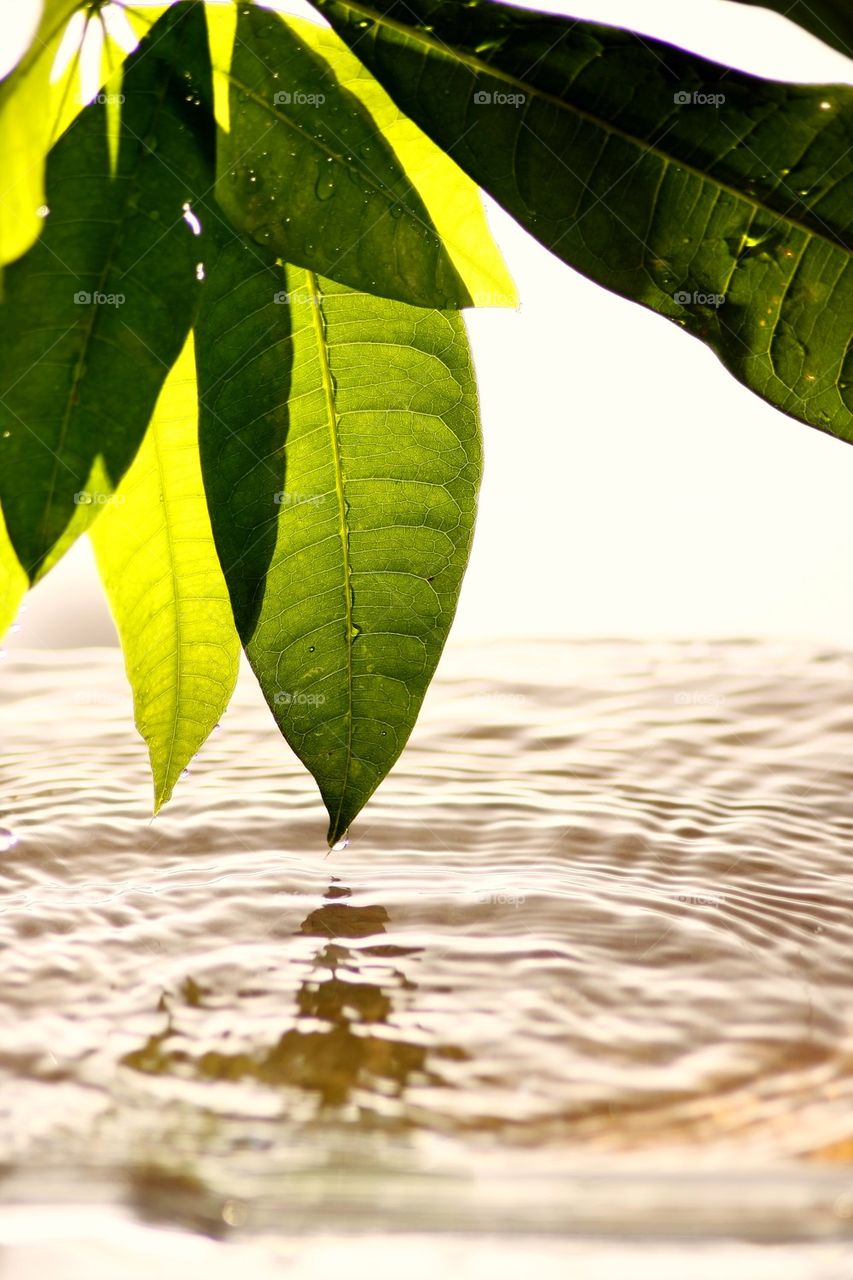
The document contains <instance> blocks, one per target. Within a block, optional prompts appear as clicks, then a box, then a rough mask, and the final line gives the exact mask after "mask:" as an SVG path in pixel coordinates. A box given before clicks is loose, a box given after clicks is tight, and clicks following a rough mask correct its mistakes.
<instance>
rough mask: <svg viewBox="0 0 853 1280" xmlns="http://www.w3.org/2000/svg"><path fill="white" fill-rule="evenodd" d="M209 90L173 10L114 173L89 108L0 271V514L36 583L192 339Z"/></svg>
mask: <svg viewBox="0 0 853 1280" xmlns="http://www.w3.org/2000/svg"><path fill="white" fill-rule="evenodd" d="M179 68H180V69H181V70H179ZM184 73H186V74H184ZM209 76H210V71H209V64H207V58H206V41H205V30H204V18H203V13H202V7H201V5H195V4H192V3H189V4H180V5H178V6H177V7H175V8H174V9H171V10H169V12H168V13H167V14H166V15H165V16H164V18H163V19H162V23H161V24H158V25H157V27H155V28H154V29H153V30H152V32H151V34H150V35H149V37H148V38H147V39H146V41H144V42H143V44H142V45H141V46H140V48H139V50H138V52H137V53H136V54H135V55H133V56H132V57H131V58H130V60H129V62H128V66H127V72H126V75H125V77H124V88H123V92H124V95H125V103H124V109H123V112H122V117H121V138H120V147H119V153H118V168H117V171H116V172H115V173H113V171H112V166H111V162H110V155H109V142H108V133H109V127H108V119H107V108H106V105H105V104H103V103H93V104H92V105H91V106H89V107H87V108H86V110H85V111H84V112H83V113H82V115H81V116H80V117H79V119H78V120H77V121H76V122H75V123H74V124H73V125H72V127H71V128H70V129H69V131H68V132H67V133H66V134H65V135H64V136H63V137H62V138H61V139H60V141H59V142H58V143H57V144H56V146H55V147H54V148H53V150H52V151H51V153H50V157H49V160H48V171H47V182H48V198H49V201H50V209H51V212H50V215H49V217H48V219H47V225H46V227H45V230H44V234H43V235H42V236H41V237H40V239H39V240H38V241H37V242H36V244H35V245H34V246H33V248H32V249H31V250H30V251H29V253H27V254H26V255H25V257H23V258H21V259H19V261H17V262H15V263H13V264H12V265H11V266H10V267H9V268H8V269H7V272H6V277H5V296H4V299H3V302H2V304H0V501H2V506H3V510H4V514H5V517H6V524H7V528H8V532H9V536H10V538H11V540H12V544H13V546H14V547H15V550H16V552H17V554H18V557H19V559H20V561H21V563H22V564H23V566H24V568H25V570H26V571H27V573H28V576H29V578H30V580H31V581H35V580H36V579H37V578H38V577H39V576H41V575H42V574H43V573H45V572H46V571H47V569H48V568H50V566H51V565H52V564H53V563H55V561H56V560H57V559H58V558H59V557H60V555H62V553H63V552H64V551H65V550H67V548H68V546H70V544H71V543H72V542H73V541H74V538H75V537H77V536H78V534H79V533H81V532H82V531H83V529H85V528H86V527H87V526H88V525H89V524H90V523H91V522H92V520H93V519H94V517H95V516H96V515H97V513H98V511H99V509H100V507H101V505H102V503H103V500H104V499H105V498H107V497H108V496H109V495H110V494H111V493H112V492H113V490H114V488H115V486H116V485H117V483H118V482H119V480H120V479H121V477H122V475H123V474H124V472H125V471H126V469H127V467H128V466H129V465H130V462H131V461H132V459H133V456H134V454H135V453H136V450H137V448H138V447H139V443H140V441H141V439H142V436H143V435H144V432H145V428H146V426H147V425H148V421H149V419H150V417H151V411H152V409H153V407H154V403H155V401H156V399H157V395H158V393H159V390H160V387H161V386H162V384H163V381H164V379H165V377H166V374H167V373H168V371H169V368H170V366H171V364H172V363H173V361H174V360H175V358H176V357H177V355H178V353H179V352H180V350H181V347H182V345H183V343H184V340H185V338H186V334H187V331H188V329H189V327H190V324H191V323H192V318H193V314H194V311H195V307H196V302H197V295H198V290H199V287H200V286H199V282H198V280H197V279H196V274H197V264H198V262H199V259H200V257H201V252H202V249H201V244H202V239H201V238H199V237H198V236H196V235H195V234H194V230H195V231H199V230H200V227H199V225H198V223H197V222H196V223H195V226H194V227H192V226H190V225H188V222H187V220H186V219H185V217H184V210H185V209H189V208H190V206H191V205H192V204H193V203H194V202H196V200H197V199H198V200H199V201H201V200H203V197H204V195H205V194H206V192H207V191H208V190H209V189H210V187H211V186H212V183H213V160H212V146H213V132H212V121H211V120H210V118H209V116H208V114H207V109H206V108H205V107H202V106H200V105H199V102H200V100H201V98H202V97H205V96H206V98H207V99H208V100H209V94H210V87H209ZM188 77H189V78H188Z"/></svg>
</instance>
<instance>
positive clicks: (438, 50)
mask: <svg viewBox="0 0 853 1280" xmlns="http://www.w3.org/2000/svg"><path fill="white" fill-rule="evenodd" d="M332 2H333V3H334V4H337V5H339V6H340V7H341V8H344V9H351V10H352V12H353V13H357V14H361V15H362V17H366V18H370V19H371V20H372V21H373V22H376V23H377V24H378V25H380V26H385V27H387V28H388V29H389V30H392V31H396V32H398V33H399V34H400V35H402V36H404V37H405V38H407V39H409V40H412V41H414V42H415V43H417V44H422V45H425V46H426V47H427V48H428V49H429V50H430V51H431V52H432V53H433V54H436V55H438V57H440V58H443V59H445V60H446V61H449V62H451V63H462V64H464V65H465V66H467V67H469V68H470V69H471V70H472V71H474V72H475V73H476V74H477V75H487V76H491V77H492V79H494V80H500V81H502V83H504V84H507V85H511V86H512V87H513V88H516V89H522V90H524V91H526V92H527V93H528V94H529V95H530V96H531V97H535V98H541V99H542V100H543V101H544V102H549V103H551V104H552V105H553V106H556V107H558V108H559V109H560V110H562V111H568V112H570V113H571V114H573V115H576V116H578V117H579V118H580V119H582V120H586V121H587V122H588V123H589V124H593V125H595V126H596V127H597V128H599V129H603V130H604V131H605V132H606V133H610V134H612V135H613V136H614V137H617V138H622V139H623V140H624V141H626V142H629V143H631V145H632V146H634V147H637V148H638V149H640V150H642V151H643V152H644V153H645V154H647V155H654V156H657V157H658V159H660V160H661V161H662V162H663V163H664V164H666V165H674V166H676V167H677V168H680V169H683V170H684V171H685V172H686V173H689V174H691V175H692V176H693V177H694V178H698V179H699V180H700V181H702V182H707V183H710V184H711V185H712V186H713V187H715V188H716V189H717V190H719V191H725V192H726V193H727V194H728V195H730V196H733V197H734V198H735V199H736V200H739V201H742V202H743V203H744V204H746V205H750V206H751V207H752V208H753V209H754V210H756V211H757V212H763V213H766V214H767V215H768V216H770V217H771V218H775V219H776V221H777V223H778V222H785V223H787V225H788V226H791V227H794V228H795V229H796V230H798V231H801V232H802V233H803V234H804V235H806V236H808V237H810V238H811V239H818V240H822V241H824V242H825V243H826V244H830V245H832V247H833V248H834V249H841V250H842V252H844V246H843V245H842V244H841V243H840V241H839V240H838V239H836V238H835V237H834V236H831V235H825V234H824V233H823V232H821V231H819V230H816V229H815V228H813V227H810V226H809V225H808V224H807V223H804V222H801V221H800V220H799V219H798V218H792V217H791V216H790V215H789V214H786V213H780V212H779V210H778V209H774V208H773V206H772V205H768V204H766V203H765V202H764V201H763V200H756V199H755V198H754V197H752V196H749V195H747V194H746V193H745V192H743V191H740V190H739V189H738V188H737V187H733V186H731V185H730V184H729V183H727V182H724V181H723V180H721V179H720V178H716V177H712V175H711V174H708V173H703V172H702V170H701V169H697V168H696V166H695V165H692V164H691V163H690V162H689V161H687V160H683V159H682V158H681V157H680V156H676V155H672V154H671V153H670V152H668V151H665V150H663V148H661V147H660V146H658V145H657V144H656V143H652V142H649V141H648V140H647V139H645V138H640V137H637V136H636V135H635V134H633V133H630V132H628V130H626V129H621V128H620V127H619V126H618V125H615V124H613V123H612V122H611V121H608V120H604V119H602V118H601V117H600V116H597V115H596V114H595V113H594V112H592V111H587V110H585V109H584V108H583V107H578V106H575V105H574V104H569V103H567V102H566V101H565V99H563V98H560V97H559V96H558V95H557V94H554V93H550V92H548V90H546V89H541V88H539V87H538V86H537V85H533V84H530V83H529V81H527V80H523V79H519V78H518V77H516V76H513V75H511V74H510V73H509V72H508V71H504V70H502V68H500V67H495V66H492V65H490V64H489V63H488V62H484V61H483V60H482V59H481V58H478V57H477V56H476V55H475V54H471V53H463V52H462V51H460V50H458V49H456V48H453V47H451V46H449V45H447V44H445V43H443V42H441V41H440V40H435V39H433V38H432V37H431V36H430V34H429V33H428V32H422V31H419V30H417V29H415V28H414V27H408V26H406V24H405V23H403V22H398V21H397V20H396V19H395V18H389V17H387V16H386V15H384V14H379V13H377V11H376V10H375V9H372V8H371V7H370V5H362V4H358V3H356V2H355V0H332ZM319 7H320V12H321V13H322V11H323V8H324V7H325V5H324V4H323V3H321V4H320V6H319ZM448 154H449V155H450V154H451V152H450V151H448ZM457 163H458V162H457Z"/></svg>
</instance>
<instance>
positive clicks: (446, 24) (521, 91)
mask: <svg viewBox="0 0 853 1280" xmlns="http://www.w3.org/2000/svg"><path fill="white" fill-rule="evenodd" d="M316 4H317V7H318V9H320V11H321V12H322V13H323V14H324V15H325V16H326V17H327V18H328V19H329V20H330V22H331V23H332V25H333V26H334V28H335V29H336V30H337V31H338V32H339V33H340V34H341V35H342V36H343V38H344V39H345V40H346V41H347V43H348V44H349V45H350V46H351V47H352V48H353V49H355V50H356V51H357V53H358V56H359V58H360V59H361V61H362V62H364V64H365V65H366V66H367V67H369V68H370V70H371V71H372V72H373V73H374V75H375V76H376V77H377V79H378V80H380V81H381V83H382V84H383V85H384V86H385V88H386V89H387V90H388V91H389V93H390V94H391V96H392V98H393V99H394V100H395V102H396V103H397V105H398V106H399V107H401V108H402V109H403V110H404V111H407V112H408V113H409V114H410V115H411V116H412V118H413V119H414V120H415V121H416V122H417V123H418V124H419V125H420V126H421V128H423V129H424V130H425V131H426V132H427V133H428V134H429V135H430V136H431V137H432V138H434V139H435V141H436V142H438V143H439V145H440V146H443V147H444V148H445V149H446V150H447V151H448V153H449V154H450V155H452V156H453V158H454V159H455V160H456V161H457V162H458V163H459V164H460V165H461V166H462V168H463V169H465V171H466V172H467V173H469V174H470V175H471V177H472V178H473V179H474V180H475V181H476V182H478V183H479V184H480V185H481V186H483V187H484V188H485V189H486V190H487V191H489V192H490V193H491V194H492V195H493V196H494V197H495V198H496V199H497V200H498V201H500V203H501V204H503V205H504V207H505V208H506V209H507V210H508V211H509V212H510V213H511V214H512V215H513V216H514V217H516V218H517V219H518V221H519V222H520V223H521V224H522V225H523V226H525V227H527V228H528V230H530V231H531V232H532V233H533V235H535V236H536V237H537V239H539V240H540V241H541V242H542V243H543V244H544V245H546V246H547V247H548V248H550V249H552V250H553V251H554V252H555V253H557V254H558V255H559V256H560V257H561V258H562V259H563V260H564V261H565V262H567V263H569V264H570V265H571V266H573V267H576V268H577V269H578V270H580V271H582V272H584V274H586V275H588V276H590V277H591V278H592V279H593V280H596V281H598V282H599V283H600V284H603V285H605V286H606V287H607V288H608V289H612V290H614V291H615V292H617V293H620V294H622V295H623V296H625V297H627V298H631V299H633V300H634V301H637V302H641V303H643V304H644V305H645V306H647V307H650V308H652V309H653V310H655V311H657V312H659V313H660V314H661V315H664V316H666V317H667V318H668V319H669V320H672V321H674V322H675V323H677V324H679V325H680V326H682V327H683V328H685V329H686V330H687V331H688V332H690V333H692V334H694V335H695V336H696V337H698V338H701V339H702V340H703V341H704V342H706V343H707V344H708V345H709V346H710V347H711V348H712V349H713V350H714V351H715V352H717V354H718V355H719V356H720V358H721V359H722V361H723V363H724V364H725V365H726V366H727V368H729V369H730V370H731V372H732V373H734V374H735V376H736V377H738V378H739V379H740V380H741V381H742V382H744V383H745V384H746V386H748V387H750V389H751V390H753V391H755V392H757V393H758V394H759V395H761V396H763V397H764V398H765V399H766V400H768V401H769V402H770V403H771V404H774V405H776V406H777V407H778V408H780V409H782V410H784V411H785V412H786V413H789V414H791V415H792V416H793V417H796V418H800V419H801V420H802V421H803V422H807V423H810V424H811V425H812V426H816V427H819V428H821V429H823V430H826V431H831V432H832V433H834V434H835V435H838V436H840V437H842V438H843V439H853V418H851V412H850V386H851V382H850V373H849V370H846V369H845V360H846V358H847V351H848V341H849V316H850V314H851V311H853V270H851V264H850V255H849V244H850V238H849V231H850V221H851V216H853V192H852V191H851V183H852V182H853V177H851V174H853V146H851V110H850V108H851V101H852V100H853V95H851V91H850V90H849V89H848V88H846V87H844V86H837V85H836V86H829V87H827V86H818V87H814V86H802V85H787V84H777V83H775V82H772V81H767V80H759V79H757V78H756V77H754V76H749V75H746V74H744V73H742V72H739V71H733V70H728V69H726V68H724V67H721V66H719V65H717V64H716V63H713V62H708V61H707V60H705V59H702V58H698V57H696V56H694V55H693V54H690V53H687V52H685V51H684V50H682V49H676V48H673V47H671V46H669V45H666V44H663V43H661V42H660V41H654V40H649V39H646V38H642V39H641V38H639V37H637V36H634V35H631V34H630V33H628V32H623V31H619V30H616V29H614V28H608V27H597V26H593V25H591V24H590V23H583V22H577V21H575V20H570V19H564V18H555V17H550V16H547V15H544V14H536V13H530V12H527V11H522V10H516V9H512V8H510V7H509V6H506V5H502V4H496V3H488V4H481V3H476V0H475V3H472V4H466V5H460V4H457V3H450V2H449V0H382V3H379V4H369V3H349V0H316Z"/></svg>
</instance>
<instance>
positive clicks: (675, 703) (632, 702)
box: [0, 642, 853, 1198]
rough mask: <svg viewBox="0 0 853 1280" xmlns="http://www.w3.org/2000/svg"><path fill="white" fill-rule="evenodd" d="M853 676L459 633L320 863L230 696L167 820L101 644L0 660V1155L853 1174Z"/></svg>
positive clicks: (264, 730) (709, 649)
mask: <svg viewBox="0 0 853 1280" xmlns="http://www.w3.org/2000/svg"><path fill="white" fill-rule="evenodd" d="M508 673H509V674H510V677H511V678H510V679H507V675H508ZM851 674H853V660H851V659H848V658H847V657H846V656H845V655H841V654H815V653H809V652H805V651H802V650H793V649H791V650H788V649H784V648H782V647H780V646H771V645H759V644H749V643H745V642H744V643H732V644H723V643H715V644H669V645H665V644H659V645H657V644H656V645H651V644H649V645H642V644H617V643H603V644H599V645H594V644H582V643H580V644H579V643H575V644H565V645H559V644H550V643H542V644H525V645H491V646H489V647H488V649H485V648H477V647H460V648H458V649H456V650H452V651H450V652H449V653H448V655H447V656H446V659H445V661H444V663H443V667H442V675H441V676H440V677H439V679H438V680H437V682H436V685H435V686H434V688H433V690H432V691H431V692H430V694H429V696H428V699H427V703H426V705H425V709H424V714H423V716H422V719H421V722H420V724H419V726H418V728H417V729H416V731H415V734H414V736H413V739H412V744H411V746H410V747H409V749H408V750H407V752H406V753H405V754H404V756H403V758H402V760H401V761H400V764H399V765H398V767H397V768H396V769H395V771H394V773H393V774H392V776H391V778H390V779H389V780H388V781H387V782H386V783H385V785H384V786H383V787H382V789H381V790H380V791H379V793H378V795H377V796H376V797H375V798H374V800H373V801H372V802H371V804H370V806H369V807H368V809H367V811H366V812H365V813H364V814H363V815H362V816H361V817H360V818H359V820H358V821H357V823H356V824H355V826H354V828H353V830H352V832H351V840H350V842H349V844H348V845H347V844H346V843H345V842H343V841H341V842H340V843H339V846H338V847H336V849H335V851H333V852H332V853H331V854H330V855H328V856H327V851H326V849H325V845H324V842H323V835H324V832H325V819H324V815H323V813H322V810H321V806H320V803H319V800H318V798H317V796H316V793H315V791H314V788H313V784H311V782H310V780H309V779H307V778H306V776H305V775H304V773H303V771H302V769H301V767H300V766H299V765H298V764H297V763H296V762H295V761H294V759H293V757H292V756H291V755H290V754H289V752H288V751H287V749H286V747H285V746H284V744H283V743H282V742H281V740H280V738H279V737H278V736H277V734H276V732H275V730H274V728H273V727H272V726H271V724H270V722H269V716H268V712H267V711H266V708H265V707H264V706H263V705H262V703H261V701H260V698H259V696H258V695H257V693H256V691H255V690H254V688H253V686H252V685H251V683H250V682H248V681H247V680H243V681H242V682H241V684H240V686H239V689H238V693H237V695H236V697H235V701H234V704H233V705H232V708H231V709H230V710H229V713H228V715H227V716H226V717H225V719H224V721H223V724H222V729H221V732H220V733H217V734H216V735H215V736H213V737H212V738H211V740H210V742H209V743H208V744H207V746H206V747H205V748H204V750H203V751H202V753H201V754H200V755H199V757H198V758H197V760H196V761H195V762H194V764H193V768H192V773H191V776H189V777H186V778H185V779H184V780H182V781H181V782H180V784H179V787H178V788H177V791H176V797H175V800H174V801H173V803H172V804H171V805H170V806H169V807H168V808H167V810H166V811H165V812H164V813H163V814H162V815H160V816H159V817H158V818H157V819H156V821H153V822H152V821H151V820H150V812H149V808H148V806H149V801H150V781H149V779H148V777H147V773H146V758H145V751H144V747H143V746H142V744H141V743H140V742H138V741H137V740H136V738H135V736H134V732H133V730H132V727H131V717H130V714H129V700H128V698H127V694H126V691H125V688H124V685H123V677H122V674H121V670H120V661H119V659H118V656H117V655H116V654H114V653H104V652H98V653H85V652H72V653H69V654H67V655H66V654H63V655H62V656H61V659H60V658H59V657H58V655H55V654H52V655H46V654H42V655H39V654H31V655H26V654H24V655H22V654H14V655H10V657H9V659H8V661H7V662H6V664H5V666H4V671H3V686H4V697H3V705H2V709H0V734H2V740H3V742H4V744H6V745H7V747H8V750H9V755H8V757H7V761H6V767H5V775H6V788H5V793H6V797H7V809H8V812H5V813H4V815H3V821H4V823H5V824H8V825H4V826H3V827H2V828H0V852H2V855H3V857H2V861H0V877H2V903H0V937H2V940H3V942H4V943H5V944H6V947H7V950H6V960H5V962H4V978H5V981H4V983H3V987H2V992H0V1017H2V1020H3V1023H4V1025H5V1026H6V1028H7V1031H6V1032H5V1035H4V1052H3V1058H2V1064H0V1067H2V1071H3V1074H4V1076H5V1085H4V1094H5V1096H6V1098H7V1099H8V1101H7V1105H6V1108H5V1109H4V1111H3V1113H2V1130H0V1159H2V1160H3V1161H4V1162H6V1163H8V1164H9V1165H11V1166H13V1167H14V1168H16V1169H18V1170H19V1171H20V1170H24V1171H26V1170H27V1169H36V1168H43V1167H56V1168H62V1167H70V1166H76V1167H78V1168H79V1166H80V1165H81V1164H84V1165H86V1167H89V1168H95V1167H98V1168H121V1169H125V1170H126V1169H129V1168H138V1167H139V1166H140V1164H142V1165H146V1162H147V1164H150V1165H151V1166H152V1167H156V1168H162V1167H164V1162H165V1164H166V1165H168V1164H169V1161H172V1163H173V1164H174V1165H175V1166H176V1167H179V1168H180V1169H182V1170H185V1169H187V1168H191V1169H194V1170H196V1172H197V1174H198V1176H199V1177H200V1178H203V1179H205V1180H207V1181H211V1182H213V1183H214V1184H215V1183H217V1179H219V1180H220V1181H221V1182H222V1185H223V1186H225V1185H228V1186H229V1187H230V1185H231V1182H233V1181H234V1180H235V1179H236V1180H237V1181H238V1182H239V1181H241V1180H242V1184H243V1191H244V1192H245V1194H246V1195H247V1196H248V1197H249V1198H251V1195H252V1189H253V1186H255V1182H254V1181H253V1180H255V1179H257V1178H258V1177H259V1176H260V1170H261V1169H262V1170H263V1173H264V1177H267V1176H270V1174H271V1173H274V1172H275V1171H278V1172H279V1173H281V1174H282V1176H283V1175H284V1174H285V1173H288V1172H292V1171H293V1169H294V1167H302V1166H303V1165H306V1164H307V1165H311V1166H312V1167H313V1166H315V1165H318V1164H319V1165H321V1166H322V1165H323V1164H324V1162H328V1161H330V1160H333V1161H335V1162H337V1165H336V1167H337V1166H339V1165H340V1162H341V1161H343V1162H344V1163H346V1160H347V1159H350V1160H352V1159H354V1158H355V1157H354V1156H352V1155H350V1156H347V1154H346V1153H347V1152H348V1151H349V1152H351V1151H353V1150H355V1151H356V1152H357V1159H358V1161H359V1162H360V1163H359V1168H363V1167H365V1164H366V1166H367V1167H370V1162H371V1161H372V1160H375V1161H376V1162H377V1167H380V1166H381V1167H385V1166H384V1164H383V1162H387V1161H388V1160H391V1161H392V1163H393V1162H395V1161H396V1162H398V1163H400V1162H402V1164H401V1167H405V1168H410V1169H423V1168H433V1167H436V1163H437V1165H438V1166H440V1167H442V1168H444V1167H448V1168H455V1169H457V1170H458V1169H462V1170H471V1169H473V1168H475V1167H478V1162H480V1161H485V1162H487V1163H488V1162H489V1161H491V1160H494V1159H496V1158H498V1157H499V1156H500V1155H501V1153H505V1152H506V1151H507V1150H508V1149H509V1148H510V1147H511V1149H512V1152H513V1160H514V1161H516V1162H520V1163H519V1164H518V1167H519V1168H521V1167H524V1168H530V1169H535V1170H537V1171H540V1172H541V1171H543V1170H544V1171H546V1172H554V1171H560V1170H566V1169H569V1168H571V1169H574V1170H577V1169H584V1168H586V1169H590V1170H592V1169H598V1170H608V1171H612V1170H613V1169H619V1170H629V1169H632V1168H639V1167H648V1165H649V1163H650V1162H653V1164H654V1166H655V1168H658V1169H665V1168H672V1169H679V1168H684V1167H685V1162H686V1161H688V1160H689V1167H690V1168H691V1169H694V1170H695V1169H701V1168H727V1167H736V1168H738V1169H743V1168H745V1167H750V1166H754V1167H755V1168H756V1169H759V1168H767V1167H768V1165H774V1164H776V1163H778V1162H779V1161H780V1160H783V1161H786V1162H798V1161H799V1162H815V1161H822V1162H831V1163H833V1164H836V1163H839V1162H840V1163H841V1164H844V1163H846V1162H849V1161H850V1160H851V1158H853V1120H851V1115H853V1111H852V1110H851V1102H853V1085H851V1081H853V1073H851V1062H852V1061H853V1015H851V1009H853V969H851V965H850V956H851V954H853V921H851V905H853V895H852V894H851V890H853V873H852V872H851V863H850V844H851V830H853V807H851V799H850V795H851V787H850V783H851V773H853V721H851V718H850V716H849V713H848V712H847V710H846V706H847V702H848V697H849V687H850V676H851ZM89 690H91V691H94V692H92V693H91V694H89V693H87V691H89ZM95 693H97V697H96V696H95ZM12 833H14V835H13V834H12ZM352 1144H355V1146H353V1145H352ZM167 1152H168V1153H170V1154H169V1156H168V1158H167V1157H166V1155H165V1153H167ZM688 1153H689V1154H688ZM525 1162H526V1163H525ZM194 1176H195V1175H194Z"/></svg>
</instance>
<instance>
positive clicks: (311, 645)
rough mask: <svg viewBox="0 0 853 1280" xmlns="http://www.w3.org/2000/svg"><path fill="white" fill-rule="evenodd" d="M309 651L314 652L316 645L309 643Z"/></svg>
mask: <svg viewBox="0 0 853 1280" xmlns="http://www.w3.org/2000/svg"><path fill="white" fill-rule="evenodd" d="M308 652H309V653H313V652H314V646H313V644H309V646H308Z"/></svg>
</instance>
